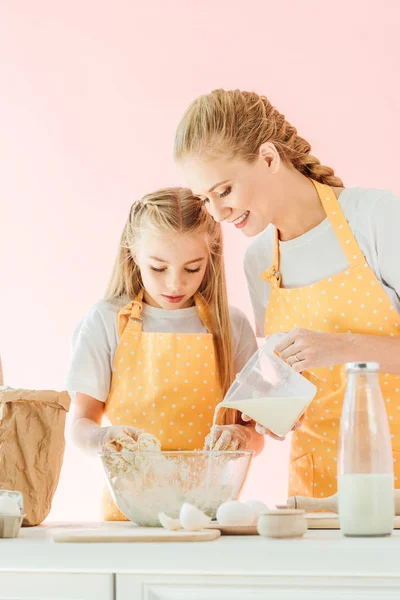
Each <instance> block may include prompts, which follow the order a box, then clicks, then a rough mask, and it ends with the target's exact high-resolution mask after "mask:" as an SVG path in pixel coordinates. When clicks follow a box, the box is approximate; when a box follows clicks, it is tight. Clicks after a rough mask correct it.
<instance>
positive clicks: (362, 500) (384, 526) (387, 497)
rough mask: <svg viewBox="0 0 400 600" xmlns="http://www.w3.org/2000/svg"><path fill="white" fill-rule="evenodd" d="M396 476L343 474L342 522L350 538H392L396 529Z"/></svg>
mask: <svg viewBox="0 0 400 600" xmlns="http://www.w3.org/2000/svg"><path fill="white" fill-rule="evenodd" d="M393 488H394V481H393V475H390V474H389V475H387V474H381V473H378V474H370V473H366V474H364V473H356V474H346V475H340V476H339V477H338V489H339V520H340V529H341V530H342V533H343V534H344V535H347V536H369V535H370V536H380V535H390V534H391V533H392V530H393V527H394V512H395V511H394V497H393Z"/></svg>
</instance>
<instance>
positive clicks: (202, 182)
mask: <svg viewBox="0 0 400 600" xmlns="http://www.w3.org/2000/svg"><path fill="white" fill-rule="evenodd" d="M274 150H275V149H274ZM275 152H276V151H275ZM275 152H272V154H271V157H270V159H269V158H267V159H266V157H265V156H262V155H261V154H260V155H259V156H258V157H257V158H256V160H255V161H254V162H251V163H250V162H247V161H244V160H240V159H235V160H227V159H226V158H216V159H212V160H211V159H210V160H203V159H200V158H193V157H188V158H186V159H184V160H182V161H181V163H180V166H181V168H182V169H183V173H184V177H185V180H186V182H187V184H188V186H189V187H190V189H191V190H192V192H193V194H194V195H195V196H198V197H199V198H200V199H201V200H202V201H203V202H204V203H205V205H206V207H207V209H208V211H209V213H210V214H211V215H212V216H213V218H214V219H215V220H216V221H218V222H222V221H227V222H228V223H232V225H234V226H235V227H237V228H238V229H240V230H241V231H242V233H244V235H246V236H248V237H252V236H254V235H257V234H258V233H260V232H261V231H263V230H264V229H265V228H266V227H267V226H268V225H269V224H270V223H271V220H272V218H273V214H274V211H275V208H276V190H275V189H274V187H275V186H274V181H273V178H272V177H271V175H272V174H273V173H274V172H276V169H275V168H274V167H276V155H275V156H274V154H275ZM278 162H279V161H278ZM274 199H275V200H274Z"/></svg>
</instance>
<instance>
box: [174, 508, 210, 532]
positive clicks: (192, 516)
mask: <svg viewBox="0 0 400 600" xmlns="http://www.w3.org/2000/svg"><path fill="white" fill-rule="evenodd" d="M179 520H180V522H181V525H182V527H183V529H186V531H200V530H201V529H204V528H205V527H207V525H208V524H209V523H210V521H211V518H210V517H207V515H205V514H204V513H203V512H202V511H201V510H199V509H198V508H197V507H196V506H193V505H192V504H188V503H185V504H184V505H183V506H182V508H181V512H180V515H179Z"/></svg>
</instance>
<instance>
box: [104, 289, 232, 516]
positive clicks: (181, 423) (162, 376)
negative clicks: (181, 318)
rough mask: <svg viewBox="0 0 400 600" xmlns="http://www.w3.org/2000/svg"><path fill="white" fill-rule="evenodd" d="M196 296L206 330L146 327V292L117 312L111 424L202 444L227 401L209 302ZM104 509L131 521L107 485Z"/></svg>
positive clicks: (179, 445)
mask: <svg viewBox="0 0 400 600" xmlns="http://www.w3.org/2000/svg"><path fill="white" fill-rule="evenodd" d="M194 299H195V305H196V309H197V314H198V315H199V318H200V319H201V321H202V323H203V325H204V326H205V328H206V329H207V333H179V334H177V333H151V332H145V331H142V328H143V321H142V318H141V313H142V301H143V292H142V293H141V294H139V296H138V297H137V298H136V300H134V301H132V302H130V303H129V304H128V305H127V306H125V307H123V308H122V309H121V310H120V311H119V313H118V333H119V344H118V346H117V350H116V352H115V357H114V364H113V369H112V378H111V386H110V394H109V396H108V398H107V400H106V405H105V414H106V416H107V418H108V419H109V421H110V422H111V424H112V425H131V426H133V427H137V428H139V429H144V430H145V431H146V432H148V433H151V434H153V435H155V436H156V437H157V438H158V439H159V440H160V442H161V447H162V449H163V450H196V449H202V448H203V446H204V440H205V437H206V435H208V433H209V432H210V428H211V425H212V420H213V416H214V410H215V407H216V405H217V404H218V403H219V402H221V400H222V393H221V388H220V385H219V381H218V376H217V362H216V355H215V348H214V339H213V335H212V333H211V331H212V324H211V316H210V313H209V307H208V305H207V303H206V302H205V301H204V299H203V297H202V296H201V295H200V294H196V296H195V298H194ZM101 512H102V517H103V518H104V519H105V520H111V521H113V520H117V521H121V520H126V519H125V517H124V516H123V515H122V513H120V512H119V510H118V509H117V507H116V506H115V504H114V503H113V501H112V499H111V495H110V493H109V491H108V490H106V491H105V493H104V495H103V500H102V508H101Z"/></svg>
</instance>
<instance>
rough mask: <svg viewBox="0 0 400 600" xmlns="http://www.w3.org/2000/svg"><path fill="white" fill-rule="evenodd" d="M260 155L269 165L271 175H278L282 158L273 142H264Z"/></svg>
mask: <svg viewBox="0 0 400 600" xmlns="http://www.w3.org/2000/svg"><path fill="white" fill-rule="evenodd" d="M258 153H259V156H260V158H261V159H262V160H263V161H264V162H265V164H266V165H267V167H268V169H269V171H270V173H276V172H277V170H278V169H279V165H280V162H281V157H280V155H279V152H278V150H277V149H276V146H275V145H274V144H273V143H272V142H264V144H261V146H260V148H259V150H258Z"/></svg>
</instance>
